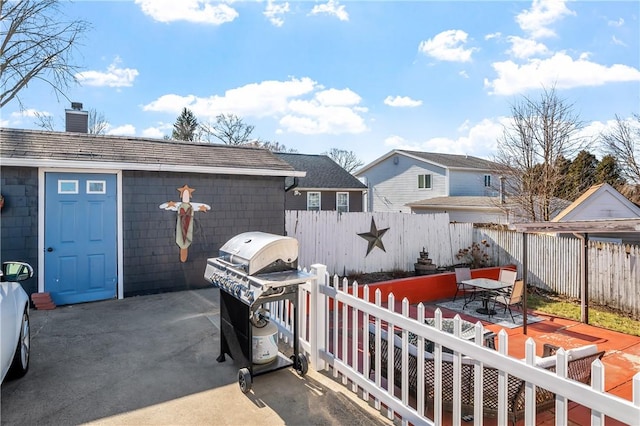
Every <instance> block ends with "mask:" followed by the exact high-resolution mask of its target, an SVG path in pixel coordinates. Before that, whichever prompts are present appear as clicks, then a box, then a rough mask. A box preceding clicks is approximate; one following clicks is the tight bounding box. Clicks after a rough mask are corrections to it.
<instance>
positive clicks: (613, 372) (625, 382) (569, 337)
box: [369, 268, 640, 425]
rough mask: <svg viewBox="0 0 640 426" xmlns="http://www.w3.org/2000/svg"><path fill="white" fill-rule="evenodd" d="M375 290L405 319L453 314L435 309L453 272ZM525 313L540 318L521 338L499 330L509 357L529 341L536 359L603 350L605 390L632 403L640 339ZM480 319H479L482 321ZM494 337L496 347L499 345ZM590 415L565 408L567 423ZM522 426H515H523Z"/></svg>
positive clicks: (545, 418)
mask: <svg viewBox="0 0 640 426" xmlns="http://www.w3.org/2000/svg"><path fill="white" fill-rule="evenodd" d="M499 269H500V268H486V269H482V270H474V271H473V272H472V274H473V276H474V277H480V276H484V277H487V278H494V279H495V278H497V274H498V271H499ZM377 289H380V291H381V293H382V296H383V297H382V300H383V301H385V302H386V300H387V296H388V294H389V293H393V294H394V297H395V301H396V302H395V303H396V306H395V311H396V312H401V311H402V300H403V299H404V298H407V300H408V301H409V303H411V309H410V316H411V317H413V318H416V317H417V315H416V313H417V309H416V306H417V304H418V303H422V304H423V305H424V307H425V316H427V317H428V316H433V314H434V312H435V310H436V309H438V308H439V309H440V310H441V312H442V315H443V317H444V318H453V317H454V316H455V315H457V314H459V313H458V312H455V311H451V310H448V309H446V308H442V307H439V306H437V303H438V302H439V301H442V300H446V299H448V300H450V299H451V298H452V297H453V295H454V293H455V290H456V284H455V276H454V274H453V273H449V274H447V273H445V274H438V275H430V276H421V277H411V278H403V279H398V280H393V281H388V282H381V283H375V284H370V285H369V294H370V298H371V299H373V298H374V293H375V291H376V290H377ZM529 314H533V315H536V316H537V317H539V318H542V321H539V322H536V323H532V324H528V325H527V334H526V335H525V334H524V330H523V327H522V326H520V327H515V328H510V329H504V330H505V332H506V333H507V334H508V336H509V350H508V352H509V355H510V356H513V357H516V358H524V356H525V354H524V350H525V341H526V340H527V339H529V338H533V339H534V340H535V342H536V348H537V351H538V354H537V355H542V349H543V345H544V344H545V343H550V344H553V345H556V346H561V347H563V348H564V349H571V348H575V347H579V346H583V345H588V344H596V345H598V348H599V349H601V350H604V351H606V353H605V355H604V357H603V358H602V363H603V364H604V366H605V391H607V392H609V393H611V394H613V395H616V396H618V397H621V398H624V399H626V400H629V401H632V399H633V395H632V380H633V376H634V375H635V374H637V373H638V372H640V337H639V336H632V335H628V334H624V333H619V332H616V331H611V330H607V329H604V328H601V327H596V326H592V325H588V324H582V323H580V322H576V321H573V320H569V319H565V318H560V317H557V316H552V315H548V314H545V313H543V312H538V311H532V310H529ZM460 316H461V318H462V319H465V320H467V321H471V322H473V323H476V322H477V321H480V322H481V323H482V324H483V326H484V327H485V328H487V329H489V330H491V331H493V332H495V333H496V334H497V333H498V332H499V331H500V330H502V327H500V326H499V325H497V324H493V323H490V322H488V321H486V317H484V316H483V315H481V314H478V316H477V317H475V316H469V315H464V314H462V315H460ZM483 317H484V318H483ZM498 345H499V341H498V339H497V338H496V347H497V348H498V347H499V346H498ZM448 416H449V417H448V418H447V413H445V422H446V423H445V424H449V422H450V421H451V419H450V413H448ZM590 416H591V412H590V410H589V409H587V408H586V407H582V406H579V405H578V404H575V403H571V404H570V405H569V420H570V424H576V425H583V424H589V423H590ZM606 421H607V425H619V424H622V423H620V422H617V421H615V420H613V419H610V418H607V419H606ZM536 423H537V424H539V425H552V424H555V416H554V413H553V411H549V412H542V413H538V415H537V417H536ZM484 424H485V425H492V424H495V419H485V421H484ZM523 424H524V422H523V421H520V422H518V425H523Z"/></svg>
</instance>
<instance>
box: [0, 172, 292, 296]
mask: <svg viewBox="0 0 640 426" xmlns="http://www.w3.org/2000/svg"><path fill="white" fill-rule="evenodd" d="M0 178H1V185H0V191H1V192H2V195H3V196H4V197H5V204H4V207H3V209H2V211H1V213H0V243H1V247H0V248H1V251H0V258H1V260H2V261H7V260H20V261H25V262H28V263H29V264H30V265H31V266H33V268H34V277H33V278H31V279H30V280H28V281H25V282H23V283H22V285H23V287H24V289H25V291H27V293H28V294H32V293H36V292H37V291H38V278H37V277H38V274H39V271H38V269H37V268H38V169H37V168H27V167H6V166H3V167H2V169H1V176H0ZM122 182H123V188H122V193H123V194H122V200H123V205H122V206H120V208H122V211H123V254H124V256H123V257H124V261H123V270H124V277H123V290H124V295H125V297H127V296H132V295H138V294H149V293H158V292H165V291H175V290H185V289H193V288H202V287H206V286H208V285H209V284H208V283H207V282H206V281H205V280H204V275H203V273H204V269H205V267H206V259H207V258H209V257H213V256H217V255H218V250H219V249H220V247H221V246H222V245H223V244H224V243H225V242H226V241H227V240H229V239H230V238H231V237H233V236H234V235H236V234H239V233H241V232H246V231H264V232H270V233H275V234H280V235H282V234H284V191H283V190H282V188H283V185H284V178H282V177H264V176H255V177H251V176H226V175H225V176H223V175H207V174H186V173H167V172H141V171H125V172H123V175H122ZM185 184H188V185H189V186H190V187H192V188H195V191H194V192H193V198H192V201H193V202H201V203H206V204H209V205H210V206H211V210H209V211H207V212H195V214H194V232H193V243H192V244H191V247H189V255H188V259H187V261H186V262H185V263H182V262H180V254H179V253H180V252H179V247H178V246H177V245H176V243H175V233H176V219H177V213H176V212H173V211H167V210H161V209H160V208H159V206H160V204H162V203H164V202H166V201H179V193H178V191H177V188H180V187H182V186H183V185H185Z"/></svg>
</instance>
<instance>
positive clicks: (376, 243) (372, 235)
mask: <svg viewBox="0 0 640 426" xmlns="http://www.w3.org/2000/svg"><path fill="white" fill-rule="evenodd" d="M388 230H389V228H384V229H378V228H377V227H376V222H375V221H374V220H373V218H371V230H370V231H369V232H365V233H362V234H358V235H359V236H361V237H362V238H364V239H365V240H367V241H368V242H369V247H367V254H366V255H365V257H367V256H369V253H371V250H373V249H374V248H375V247H378V248H380V249H381V250H382V251H383V252H385V253H386V252H387V251H386V250H385V249H384V244H383V243H382V236H383V235H384V234H385V233H386V232H387V231H388Z"/></svg>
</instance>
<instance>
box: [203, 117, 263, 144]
mask: <svg viewBox="0 0 640 426" xmlns="http://www.w3.org/2000/svg"><path fill="white" fill-rule="evenodd" d="M200 129H201V132H202V139H204V140H207V141H209V142H211V136H213V137H214V138H216V139H218V140H219V141H220V142H222V143H224V144H227V145H246V144H248V143H250V142H253V140H252V138H251V134H252V133H253V129H254V126H253V125H251V124H247V123H245V122H244V121H243V120H242V118H241V117H238V116H237V115H234V114H220V115H218V116H216V121H215V123H211V124H200Z"/></svg>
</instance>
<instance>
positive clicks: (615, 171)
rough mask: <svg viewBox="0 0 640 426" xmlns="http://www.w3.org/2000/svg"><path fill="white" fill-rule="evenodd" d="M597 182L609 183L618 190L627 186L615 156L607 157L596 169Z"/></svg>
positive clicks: (603, 158)
mask: <svg viewBox="0 0 640 426" xmlns="http://www.w3.org/2000/svg"><path fill="white" fill-rule="evenodd" d="M596 182H597V183H608V184H609V185H611V186H613V187H614V188H616V189H617V190H620V188H621V187H622V186H623V185H624V184H625V180H624V179H623V178H622V172H621V170H620V165H619V164H618V161H616V158H615V157H614V156H613V155H605V156H604V157H602V160H600V163H598V167H596Z"/></svg>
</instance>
